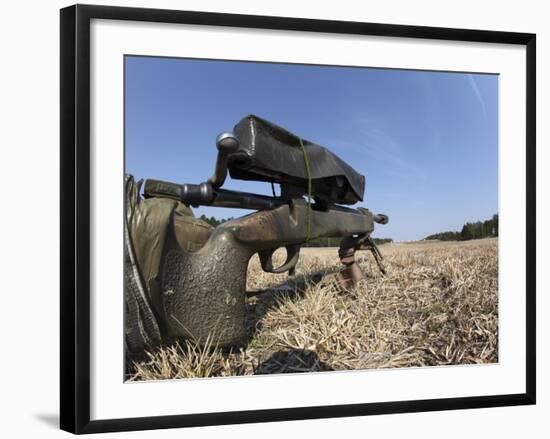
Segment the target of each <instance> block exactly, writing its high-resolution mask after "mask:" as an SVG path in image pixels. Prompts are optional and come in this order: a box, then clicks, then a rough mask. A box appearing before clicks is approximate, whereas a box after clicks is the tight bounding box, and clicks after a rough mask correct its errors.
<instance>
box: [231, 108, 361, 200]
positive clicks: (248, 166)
mask: <svg viewBox="0 0 550 439" xmlns="http://www.w3.org/2000/svg"><path fill="white" fill-rule="evenodd" d="M234 133H235V135H236V137H237V138H238V139H239V142H240V145H239V148H238V150H237V151H236V152H233V153H231V154H230V156H229V160H228V169H229V174H230V175H231V178H235V179H238V180H254V181H267V182H273V183H280V184H286V185H289V186H293V187H295V188H299V189H301V190H302V192H303V193H304V194H307V187H308V173H307V169H306V165H305V160H304V153H303V151H302V148H301V145H300V138H299V137H298V136H296V135H295V134H292V133H290V132H289V131H287V130H285V129H284V128H281V127H279V126H277V125H275V124H273V123H271V122H269V121H267V120H264V119H261V118H259V117H258V116H254V115H250V116H247V117H245V118H244V119H242V120H241V121H240V122H239V123H238V124H237V125H235V128H234ZM302 143H303V145H304V148H305V150H306V154H307V159H308V162H309V168H310V176H311V183H312V184H311V185H312V196H314V197H317V198H319V199H321V200H323V201H327V202H330V203H340V204H355V203H357V202H358V201H363V193H364V191H365V177H364V176H363V175H361V174H359V173H358V172H357V171H355V170H354V169H353V168H352V167H351V166H350V165H348V164H347V163H346V162H344V161H343V160H342V159H340V158H339V157H338V156H336V155H335V154H333V153H332V152H330V151H329V150H328V149H326V148H324V147H322V146H320V145H316V144H315V143H312V142H310V141H308V140H305V139H302Z"/></svg>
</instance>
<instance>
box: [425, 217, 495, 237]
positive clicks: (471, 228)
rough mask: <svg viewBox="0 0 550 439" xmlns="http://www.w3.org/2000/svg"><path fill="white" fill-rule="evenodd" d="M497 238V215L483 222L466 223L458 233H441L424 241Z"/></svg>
mask: <svg viewBox="0 0 550 439" xmlns="http://www.w3.org/2000/svg"><path fill="white" fill-rule="evenodd" d="M495 236H498V214H494V215H493V217H492V218H491V219H488V220H485V221H476V222H473V223H471V222H468V223H466V224H464V225H463V226H462V230H461V231H460V232H442V233H435V234H433V235H430V236H426V238H424V239H438V240H440V241H469V240H470V239H481V238H491V237H495Z"/></svg>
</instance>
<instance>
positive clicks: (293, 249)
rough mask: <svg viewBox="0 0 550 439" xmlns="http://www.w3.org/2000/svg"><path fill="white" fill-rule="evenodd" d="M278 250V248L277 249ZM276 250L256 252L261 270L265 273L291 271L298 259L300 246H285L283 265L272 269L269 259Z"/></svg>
mask: <svg viewBox="0 0 550 439" xmlns="http://www.w3.org/2000/svg"><path fill="white" fill-rule="evenodd" d="M277 248H279V247H277ZM277 248H273V249H268V250H261V251H259V252H258V256H259V257H260V263H261V264H262V269H263V270H264V271H265V272H267V273H284V272H285V271H289V270H292V269H293V268H294V267H295V266H296V264H297V262H298V259H299V258H300V246H299V245H286V246H285V248H286V253H287V257H286V261H285V263H284V264H283V265H281V266H280V267H277V268H273V261H272V260H271V257H272V256H273V253H275V250H277Z"/></svg>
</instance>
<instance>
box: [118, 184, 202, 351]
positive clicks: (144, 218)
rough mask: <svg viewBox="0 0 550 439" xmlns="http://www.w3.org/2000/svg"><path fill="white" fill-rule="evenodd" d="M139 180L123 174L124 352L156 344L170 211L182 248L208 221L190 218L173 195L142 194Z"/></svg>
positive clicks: (195, 242)
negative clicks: (145, 195)
mask: <svg viewBox="0 0 550 439" xmlns="http://www.w3.org/2000/svg"><path fill="white" fill-rule="evenodd" d="M141 185H142V181H139V182H135V181H134V178H133V177H132V176H131V175H127V176H126V178H125V189H126V206H125V207H126V212H125V222H124V300H125V321H124V326H125V327H124V331H125V343H126V347H127V349H128V350H129V351H130V352H141V351H143V349H145V348H148V347H152V346H155V345H157V344H159V343H160V342H161V341H162V339H163V334H164V333H165V330H164V317H163V312H162V310H161V307H160V291H159V288H158V275H159V266H160V261H161V258H162V253H163V247H164V242H165V238H166V232H167V228H168V227H169V224H170V216H171V214H172V212H173V213H174V232H175V235H176V238H177V241H178V243H179V245H180V246H181V248H182V249H183V250H186V251H190V252H193V251H196V250H198V249H200V248H201V247H202V246H203V245H204V244H205V243H206V241H207V240H208V238H209V237H210V233H211V231H212V227H211V226H210V225H209V224H208V223H206V222H204V221H202V220H200V219H197V218H194V217H193V212H192V210H191V209H190V208H189V207H187V206H186V205H184V204H182V203H180V202H178V201H174V200H169V199H166V198H148V199H142V198H141V196H140V189H141Z"/></svg>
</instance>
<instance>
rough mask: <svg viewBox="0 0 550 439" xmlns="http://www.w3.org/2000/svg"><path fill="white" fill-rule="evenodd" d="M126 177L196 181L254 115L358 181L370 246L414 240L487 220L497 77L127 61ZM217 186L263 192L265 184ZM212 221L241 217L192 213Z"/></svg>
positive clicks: (494, 162)
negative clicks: (222, 142)
mask: <svg viewBox="0 0 550 439" xmlns="http://www.w3.org/2000/svg"><path fill="white" fill-rule="evenodd" d="M125 63H126V69H125V99H126V102H125V130H126V134H125V138H126V145H125V154H126V172H128V173H131V174H133V175H134V176H135V177H136V178H156V179H163V180H168V181H173V182H179V183H200V182H203V181H205V180H206V179H207V178H208V177H210V175H211V174H212V172H213V169H214V163H215V158H216V147H215V145H214V141H215V138H216V136H217V135H218V134H219V133H220V132H221V131H227V130H231V129H232V128H233V126H234V125H235V124H236V123H237V122H238V121H239V120H240V119H241V118H242V117H244V116H246V115H248V114H256V115H258V116H260V117H263V118H265V119H268V120H270V121H272V122H274V123H276V124H277V125H280V126H283V127H285V128H286V129H288V130H289V131H292V132H294V133H296V134H298V135H300V136H301V137H302V138H305V139H308V140H310V141H313V142H315V143H318V144H320V145H323V146H325V147H327V148H329V149H330V150H331V151H333V152H334V153H336V154H337V155H339V156H340V157H341V158H343V159H344V160H345V161H346V162H348V163H349V164H350V165H352V166H353V167H354V168H355V169H356V170H357V171H358V172H360V173H362V174H363V175H365V177H366V189H365V200H364V202H363V203H360V204H357V205H356V206H360V205H363V206H366V207H368V208H369V209H370V210H372V211H373V212H379V213H385V214H387V215H389V217H390V223H389V224H388V225H385V226H377V229H376V231H375V233H374V235H373V236H378V237H390V238H393V239H394V240H409V239H421V238H424V237H425V236H427V235H429V234H432V233H437V232H443V231H447V230H460V229H461V227H462V225H463V224H464V222H466V221H476V220H483V219H487V218H490V217H491V216H492V215H493V214H494V213H497V212H498V76H497V75H483V74H468V73H450V72H426V71H410V70H389V69H369V68H356V67H327V66H307V65H289V64H270V63H254V62H231V61H207V60H186V59H175V58H152V57H134V56H127V57H126V60H125ZM224 187H226V188H232V189H237V190H244V191H248V192H256V193H262V194H271V186H270V185H269V184H268V183H260V182H245V181H238V180H231V179H228V180H227V181H226V183H225V185H224ZM195 213H196V215H200V214H202V213H204V214H206V215H208V216H211V215H214V216H215V217H217V218H226V217H229V216H240V215H243V214H245V213H247V211H243V210H233V209H220V208H212V207H201V208H199V209H196V210H195Z"/></svg>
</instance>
